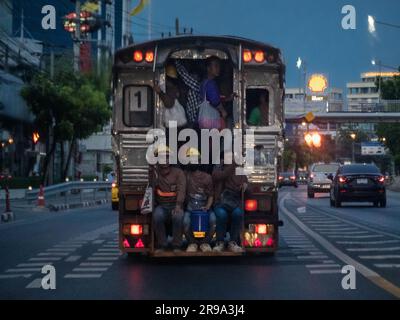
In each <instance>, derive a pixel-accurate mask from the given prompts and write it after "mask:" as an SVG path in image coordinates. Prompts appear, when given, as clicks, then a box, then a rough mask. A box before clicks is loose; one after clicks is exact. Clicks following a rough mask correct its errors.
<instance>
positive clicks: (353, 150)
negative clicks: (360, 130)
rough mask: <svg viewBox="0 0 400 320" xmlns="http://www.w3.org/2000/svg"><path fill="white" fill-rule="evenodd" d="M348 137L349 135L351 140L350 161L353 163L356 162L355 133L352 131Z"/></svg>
mask: <svg viewBox="0 0 400 320" xmlns="http://www.w3.org/2000/svg"><path fill="white" fill-rule="evenodd" d="M350 137H351V140H352V142H353V143H352V156H351V162H352V163H355V162H356V152H355V141H356V138H357V135H356V134H355V133H352V134H351V135H350Z"/></svg>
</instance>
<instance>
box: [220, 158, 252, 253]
mask: <svg viewBox="0 0 400 320" xmlns="http://www.w3.org/2000/svg"><path fill="white" fill-rule="evenodd" d="M230 156H231V157H232V159H231V161H230V162H229V164H224V163H223V161H224V160H223V159H221V163H222V165H220V166H218V167H216V168H215V169H214V171H213V174H212V178H213V183H214V187H215V189H216V191H215V206H214V211H215V215H216V218H217V227H216V231H217V244H216V246H215V247H214V249H213V250H214V251H216V252H221V251H223V250H224V249H225V237H226V233H227V229H228V221H230V223H231V225H230V231H229V235H230V238H229V242H228V249H229V251H231V252H235V253H241V252H243V249H242V247H241V246H240V242H241V240H240V233H241V231H242V224H243V215H244V212H243V209H242V208H241V203H242V201H241V199H242V194H243V192H244V190H245V189H246V186H247V177H246V176H244V175H236V167H237V166H236V165H235V164H234V163H233V155H232V153H231V152H230ZM229 218H230V219H229Z"/></svg>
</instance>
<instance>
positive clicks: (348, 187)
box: [330, 164, 386, 208]
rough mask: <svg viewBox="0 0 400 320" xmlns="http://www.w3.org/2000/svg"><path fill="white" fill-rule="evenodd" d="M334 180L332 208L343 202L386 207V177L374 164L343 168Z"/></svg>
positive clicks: (352, 165)
mask: <svg viewBox="0 0 400 320" xmlns="http://www.w3.org/2000/svg"><path fill="white" fill-rule="evenodd" d="M330 178H332V179H333V182H332V188H331V192H330V204H331V206H332V207H336V208H338V207H340V206H341V205H342V203H343V202H373V204H374V206H375V207H378V206H380V207H381V208H385V207H386V187H385V176H384V175H383V174H382V173H381V172H380V170H379V169H378V167H376V166H375V165H373V164H350V165H344V166H341V167H340V168H339V169H338V171H337V174H336V177H333V175H331V176H330Z"/></svg>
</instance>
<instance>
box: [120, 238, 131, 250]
mask: <svg viewBox="0 0 400 320" xmlns="http://www.w3.org/2000/svg"><path fill="white" fill-rule="evenodd" d="M122 245H123V246H124V248H130V247H131V245H130V244H129V242H128V240H126V239H124V241H123V242H122Z"/></svg>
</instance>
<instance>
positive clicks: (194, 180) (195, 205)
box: [183, 148, 216, 252]
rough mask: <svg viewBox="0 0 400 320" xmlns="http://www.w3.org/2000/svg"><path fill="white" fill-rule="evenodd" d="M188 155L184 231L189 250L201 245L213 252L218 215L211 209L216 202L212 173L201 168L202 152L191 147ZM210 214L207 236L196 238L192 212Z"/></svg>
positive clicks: (196, 248)
mask: <svg viewBox="0 0 400 320" xmlns="http://www.w3.org/2000/svg"><path fill="white" fill-rule="evenodd" d="M186 156H187V157H188V158H190V160H189V165H188V166H187V171H186V199H187V201H186V204H187V207H186V212H185V216H184V220H183V226H184V232H185V236H186V239H187V240H188V242H189V245H188V247H187V249H186V251H187V252H196V251H197V250H198V248H199V246H200V250H201V251H202V252H211V251H212V249H211V246H210V242H211V240H212V237H213V235H214V233H215V223H216V217H215V214H214V212H213V211H212V210H211V208H212V205H213V202H214V187H213V182H212V178H211V175H209V174H208V173H206V172H203V171H201V170H200V168H201V165H200V156H201V155H200V152H199V150H197V149H196V148H189V149H188V150H187V152H186ZM199 211H201V212H204V213H206V214H208V217H207V218H208V231H207V232H206V233H205V237H203V238H199V239H196V238H195V237H194V233H193V231H194V230H193V228H192V213H193V212H199Z"/></svg>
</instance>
